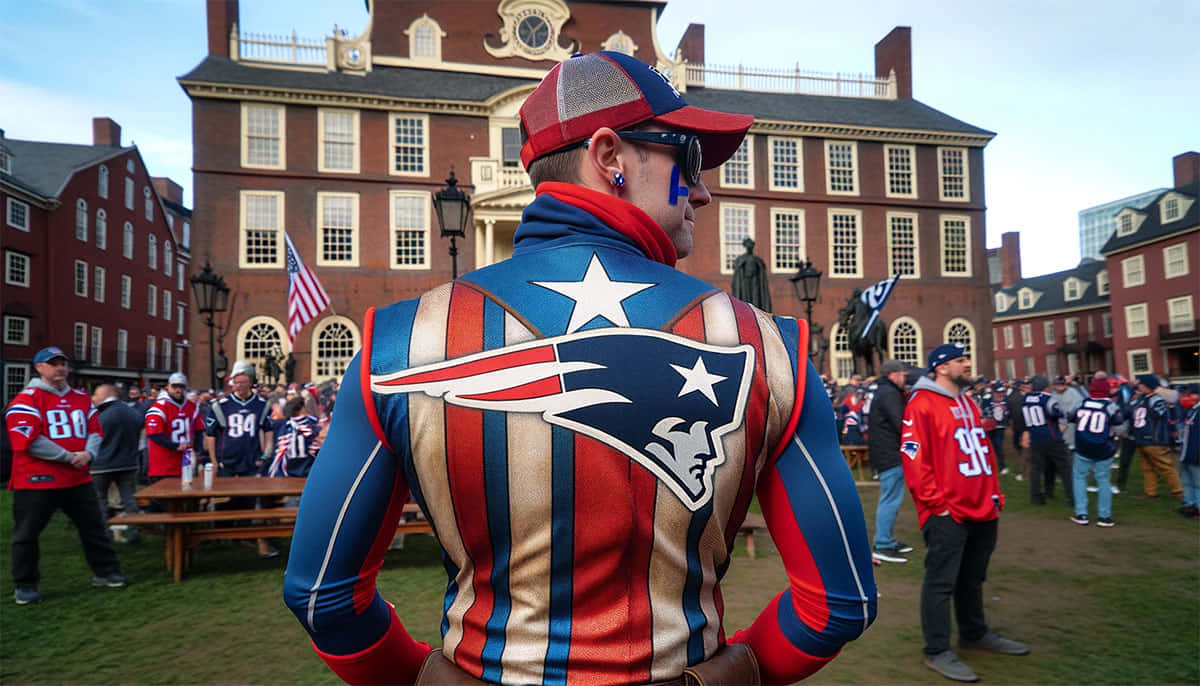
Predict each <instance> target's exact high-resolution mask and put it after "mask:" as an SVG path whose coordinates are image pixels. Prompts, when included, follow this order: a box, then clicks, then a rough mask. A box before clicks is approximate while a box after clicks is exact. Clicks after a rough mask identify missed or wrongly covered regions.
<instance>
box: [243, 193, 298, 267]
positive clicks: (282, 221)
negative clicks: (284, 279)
mask: <svg viewBox="0 0 1200 686" xmlns="http://www.w3.org/2000/svg"><path fill="white" fill-rule="evenodd" d="M252 195H269V196H272V197H274V198H275V199H276V200H275V201H276V202H277V203H278V209H279V226H278V228H277V229H276V232H277V233H278V234H279V237H278V239H277V240H276V241H275V259H274V260H273V261H272V262H263V263H255V264H251V263H249V262H247V261H246V198H248V197H250V196H252ZM286 210H287V206H286V205H285V203H284V194H283V191H240V192H239V193H238V266H239V267H241V268H242V269H279V268H280V267H282V266H284V259H283V253H284V250H285V248H284V242H285V239H284V236H283V234H284V227H285V226H287V222H286V216H285V214H284V213H285V212H286Z"/></svg>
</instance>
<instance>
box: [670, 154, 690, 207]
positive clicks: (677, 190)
mask: <svg viewBox="0 0 1200 686" xmlns="http://www.w3.org/2000/svg"><path fill="white" fill-rule="evenodd" d="M690 192H691V191H690V190H689V189H688V187H687V185H686V184H681V183H679V165H678V164H677V165H675V166H673V167H671V186H670V187H669V188H668V189H667V202H669V203H671V204H672V205H678V204H679V198H681V197H683V198H686V197H687V196H688V193H690Z"/></svg>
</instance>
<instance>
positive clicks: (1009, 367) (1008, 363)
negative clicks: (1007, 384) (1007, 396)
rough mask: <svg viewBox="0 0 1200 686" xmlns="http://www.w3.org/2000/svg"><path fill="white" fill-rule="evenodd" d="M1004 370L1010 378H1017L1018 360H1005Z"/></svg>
mask: <svg viewBox="0 0 1200 686" xmlns="http://www.w3.org/2000/svg"><path fill="white" fill-rule="evenodd" d="M1004 371H1005V372H1007V373H1008V378H1010V379H1015V378H1016V377H1017V362H1016V360H1014V359H1012V358H1009V359H1007V360H1005V361H1004Z"/></svg>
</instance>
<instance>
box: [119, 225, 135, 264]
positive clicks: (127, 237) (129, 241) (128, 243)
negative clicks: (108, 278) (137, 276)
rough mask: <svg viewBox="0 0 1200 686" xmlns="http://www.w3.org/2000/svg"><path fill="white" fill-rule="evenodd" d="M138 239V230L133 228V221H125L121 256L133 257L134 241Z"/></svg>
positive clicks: (128, 258)
mask: <svg viewBox="0 0 1200 686" xmlns="http://www.w3.org/2000/svg"><path fill="white" fill-rule="evenodd" d="M136 240H137V232H136V231H135V230H134V228H133V222H125V223H124V224H122V225H121V257H124V258H125V259H127V260H132V259H133V251H134V245H133V244H134V242H135V241H136Z"/></svg>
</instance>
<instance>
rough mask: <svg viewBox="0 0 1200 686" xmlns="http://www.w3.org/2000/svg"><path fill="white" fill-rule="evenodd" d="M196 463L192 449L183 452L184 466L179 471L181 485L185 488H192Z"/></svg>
mask: <svg viewBox="0 0 1200 686" xmlns="http://www.w3.org/2000/svg"><path fill="white" fill-rule="evenodd" d="M194 469H195V462H193V461H192V449H191V448H188V449H187V450H185V451H183V465H182V469H180V471H179V483H180V485H181V486H183V488H191V487H192V477H193V476H195V473H194Z"/></svg>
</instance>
